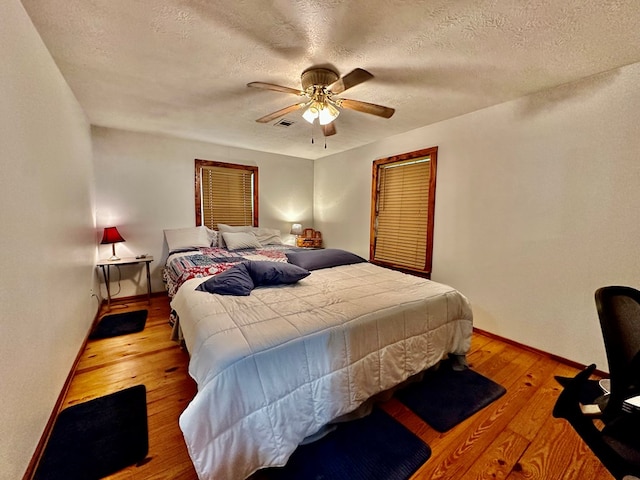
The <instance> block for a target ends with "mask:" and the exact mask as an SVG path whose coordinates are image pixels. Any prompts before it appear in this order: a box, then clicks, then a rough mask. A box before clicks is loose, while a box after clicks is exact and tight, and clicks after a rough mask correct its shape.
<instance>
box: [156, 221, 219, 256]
mask: <svg viewBox="0 0 640 480" xmlns="http://www.w3.org/2000/svg"><path fill="white" fill-rule="evenodd" d="M164 238H165V239H166V240H167V246H168V247H169V251H170V252H172V251H174V250H184V249H188V248H198V247H209V246H210V245H211V240H209V236H208V235H207V230H206V227H202V226H200V227H189V228H173V229H168V230H165V231H164Z"/></svg>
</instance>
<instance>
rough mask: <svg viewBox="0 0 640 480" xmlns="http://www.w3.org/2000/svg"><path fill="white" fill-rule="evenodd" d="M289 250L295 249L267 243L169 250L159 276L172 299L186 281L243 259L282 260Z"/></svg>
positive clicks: (220, 270) (215, 271)
mask: <svg viewBox="0 0 640 480" xmlns="http://www.w3.org/2000/svg"><path fill="white" fill-rule="evenodd" d="M293 250H296V248H295V247H291V246H289V245H267V246H264V247H262V248H246V249H243V250H226V249H224V248H218V247H202V248H198V249H196V250H188V251H180V252H172V253H171V254H169V257H168V258H167V261H166V263H165V267H164V269H163V270H162V278H163V280H164V281H165V283H166V284H167V292H168V293H169V297H171V298H173V296H174V295H175V294H176V292H177V291H178V289H179V288H180V287H181V286H182V284H183V283H184V282H186V281H187V280H190V279H192V278H198V277H208V276H210V275H216V274H218V273H220V272H224V271H225V270H227V269H229V268H231V267H232V266H233V265H235V264H236V263H238V262H242V261H245V260H263V261H272V262H286V261H287V257H286V255H285V253H286V252H288V251H293Z"/></svg>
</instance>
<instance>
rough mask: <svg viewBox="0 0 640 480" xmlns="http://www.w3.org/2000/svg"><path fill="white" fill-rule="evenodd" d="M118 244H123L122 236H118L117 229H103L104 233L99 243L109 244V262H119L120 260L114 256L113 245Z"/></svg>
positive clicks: (114, 249) (114, 248) (114, 247)
mask: <svg viewBox="0 0 640 480" xmlns="http://www.w3.org/2000/svg"><path fill="white" fill-rule="evenodd" d="M118 242H124V238H122V235H120V232H119V231H118V229H117V228H116V227H105V229H104V233H103V234H102V241H101V242H100V243H101V244H109V243H110V244H111V253H112V255H111V257H110V258H109V260H112V261H114V260H120V258H118V257H117V256H116V246H115V244H116V243H118Z"/></svg>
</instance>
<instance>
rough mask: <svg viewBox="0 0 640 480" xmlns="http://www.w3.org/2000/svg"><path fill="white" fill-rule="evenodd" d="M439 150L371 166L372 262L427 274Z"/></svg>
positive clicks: (392, 158)
mask: <svg viewBox="0 0 640 480" xmlns="http://www.w3.org/2000/svg"><path fill="white" fill-rule="evenodd" d="M437 152H438V147H433V148H428V149H424V150H417V151H415V152H410V153H406V154H402V155H397V156H394V157H389V158H383V159H379V160H375V161H374V162H373V172H372V178H373V181H372V188H371V190H372V194H371V200H372V201H371V240H370V246H369V260H370V261H371V262H372V263H376V264H379V265H383V266H387V267H391V268H396V269H398V270H406V271H408V272H411V273H417V274H423V275H426V276H429V275H430V274H431V260H432V252H433V214H434V209H435V190H436V163H437Z"/></svg>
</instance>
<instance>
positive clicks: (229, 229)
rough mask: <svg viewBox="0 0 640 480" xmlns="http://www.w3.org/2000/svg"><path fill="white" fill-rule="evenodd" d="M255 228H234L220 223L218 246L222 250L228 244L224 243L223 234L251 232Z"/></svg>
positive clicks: (247, 226) (243, 226) (246, 226)
mask: <svg viewBox="0 0 640 480" xmlns="http://www.w3.org/2000/svg"><path fill="white" fill-rule="evenodd" d="M252 228H253V227H251V226H250V225H242V226H232V225H227V224H226V223H219V224H218V232H219V235H218V244H219V245H220V246H221V247H222V248H226V246H227V245H226V243H225V241H224V237H223V236H222V234H223V233H237V232H250V231H251V229H252Z"/></svg>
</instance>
